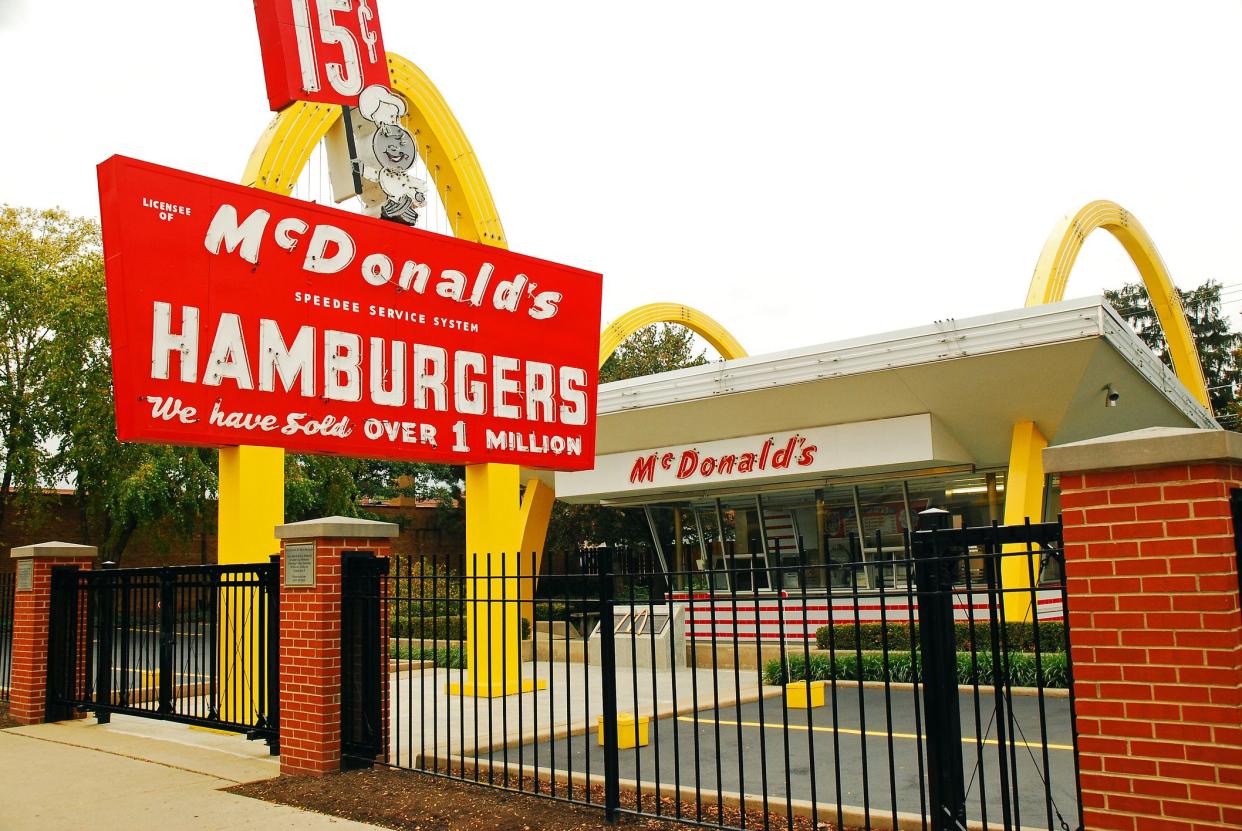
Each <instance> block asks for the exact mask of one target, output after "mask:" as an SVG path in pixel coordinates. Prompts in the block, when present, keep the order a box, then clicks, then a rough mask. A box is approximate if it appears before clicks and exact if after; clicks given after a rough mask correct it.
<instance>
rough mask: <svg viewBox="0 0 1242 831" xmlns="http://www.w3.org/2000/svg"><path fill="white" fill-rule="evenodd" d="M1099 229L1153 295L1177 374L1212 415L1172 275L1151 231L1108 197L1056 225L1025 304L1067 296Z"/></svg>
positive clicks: (1037, 265) (1039, 303)
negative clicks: (1081, 254)
mask: <svg viewBox="0 0 1242 831" xmlns="http://www.w3.org/2000/svg"><path fill="white" fill-rule="evenodd" d="M1097 228H1103V229H1104V230H1106V231H1108V232H1109V233H1110V234H1112V235H1113V236H1114V237H1116V238H1117V241H1118V242H1120V243H1121V245H1122V247H1123V248H1125V249H1126V253H1128V254H1129V255H1130V259H1131V260H1133V261H1134V265H1135V266H1136V267H1138V270H1139V274H1140V275H1142V278H1143V285H1144V286H1145V287H1146V288H1147V294H1148V296H1150V297H1151V305H1152V309H1153V310H1154V311H1155V313H1156V319H1157V320H1158V321H1159V322H1160V328H1161V329H1162V330H1163V331H1164V338H1165V340H1166V341H1167V342H1168V344H1169V356H1170V357H1171V358H1172V359H1173V371H1174V372H1176V373H1177V377H1178V378H1179V379H1181V382H1182V383H1183V384H1185V386H1186V389H1187V390H1189V391H1190V394H1191V395H1193V396H1194V397H1195V398H1196V399H1198V401H1199V403H1200V404H1202V405H1203V406H1204V407H1206V408H1207V409H1208V411H1209V412H1210V411H1211V409H1212V403H1211V399H1210V398H1209V397H1208V390H1207V382H1206V381H1205V380H1204V377H1203V367H1202V365H1200V363H1199V352H1198V350H1197V349H1195V339H1194V336H1193V335H1192V334H1191V333H1190V324H1189V323H1188V322H1187V320H1186V312H1185V310H1184V309H1182V301H1181V298H1180V297H1179V296H1178V294H1177V289H1176V288H1175V287H1174V286H1173V281H1172V279H1170V277H1169V270H1168V268H1166V267H1165V264H1164V260H1163V259H1161V257H1160V252H1159V251H1157V250H1156V244H1155V243H1154V242H1152V239H1151V237H1150V236H1148V234H1147V231H1146V229H1144V228H1143V226H1142V225H1141V224H1140V223H1139V221H1138V220H1137V219H1135V217H1134V216H1133V215H1132V214H1131V213H1130V212H1129V211H1127V210H1126V209H1125V208H1123V207H1121V206H1120V205H1118V204H1117V203H1116V202H1109V201H1108V200H1104V199H1100V200H1096V201H1095V202H1089V203H1088V204H1086V205H1084V206H1083V207H1082V209H1081V210H1079V211H1078V213H1076V214H1074V215H1073V216H1066V217H1065V218H1064V219H1062V220H1061V221H1060V222H1058V223H1057V224H1056V227H1054V228H1053V229H1052V234H1051V235H1049V237H1048V242H1047V243H1046V244H1045V245H1044V250H1043V253H1041V254H1040V255H1039V262H1038V263H1037V264H1036V266H1035V274H1034V276H1033V277H1032V278H1031V287H1030V289H1029V290H1028V291H1027V293H1026V305H1027V306H1038V305H1041V304H1043V303H1056V302H1057V301H1058V300H1061V299H1063V298H1064V297H1065V285H1066V283H1067V282H1068V281H1069V275H1070V271H1071V270H1072V269H1073V267H1074V261H1075V260H1077V259H1078V252H1079V251H1081V250H1082V245H1083V243H1084V242H1086V239H1087V236H1088V235H1089V234H1090V233H1091V232H1092V231H1094V230H1096V229H1097Z"/></svg>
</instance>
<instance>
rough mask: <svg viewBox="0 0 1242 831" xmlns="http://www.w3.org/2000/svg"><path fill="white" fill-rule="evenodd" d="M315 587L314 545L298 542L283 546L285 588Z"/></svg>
mask: <svg viewBox="0 0 1242 831" xmlns="http://www.w3.org/2000/svg"><path fill="white" fill-rule="evenodd" d="M314 585H315V544H314V543H313V542H299V543H294V544H293V545H286V546H285V586H286V587H288V586H314Z"/></svg>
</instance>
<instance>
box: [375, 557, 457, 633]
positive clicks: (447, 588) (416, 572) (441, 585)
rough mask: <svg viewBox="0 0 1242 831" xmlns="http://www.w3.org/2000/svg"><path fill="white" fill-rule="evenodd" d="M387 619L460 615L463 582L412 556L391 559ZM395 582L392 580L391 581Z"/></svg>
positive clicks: (426, 561) (444, 567)
mask: <svg viewBox="0 0 1242 831" xmlns="http://www.w3.org/2000/svg"><path fill="white" fill-rule="evenodd" d="M389 576H390V579H392V582H391V584H390V585H391V587H392V591H391V593H390V595H389V598H388V615H389V618H394V617H402V618H419V617H452V616H459V615H461V614H462V611H463V598H464V597H465V595H466V591H465V588H466V580H465V577H463V576H462V575H460V574H453V573H452V572H450V571H449V570H448V568H447V567H446V566H443V565H437V564H436V563H434V562H431V561H428V560H424V559H422V558H419V557H414V556H401V557H394V558H393V559H392V563H391V565H390V566H389ZM394 578H395V579H394Z"/></svg>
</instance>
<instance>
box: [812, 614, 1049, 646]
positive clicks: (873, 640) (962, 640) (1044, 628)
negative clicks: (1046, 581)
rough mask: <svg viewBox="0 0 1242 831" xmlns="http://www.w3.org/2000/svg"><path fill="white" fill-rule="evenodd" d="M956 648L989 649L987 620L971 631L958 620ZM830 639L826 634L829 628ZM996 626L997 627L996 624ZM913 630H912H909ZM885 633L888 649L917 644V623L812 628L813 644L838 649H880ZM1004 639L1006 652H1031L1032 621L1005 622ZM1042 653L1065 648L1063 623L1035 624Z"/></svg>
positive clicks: (1033, 639)
mask: <svg viewBox="0 0 1242 831" xmlns="http://www.w3.org/2000/svg"><path fill="white" fill-rule="evenodd" d="M955 628H956V629H957V648H958V651H959V652H963V651H964V652H969V651H970V647H971V643H972V642H973V643H974V647H975V650H976V651H980V650H983V651H987V650H990V649H991V648H992V628H991V626H989V625H988V623H987V621H980V622H976V623H975V625H974V629H973V632H972V629H971V625H970V623H968V622H961V623H958V624H957V625H956V627H955ZM830 629H831V630H833V631H832V633H831V640H830V637H829V630H830ZM998 629H999V627H998ZM911 630H913V631H911ZM885 634H887V639H888V649H889V650H891V651H900V650H905V651H907V652H908V651H909V650H910V645H911V639H912V638H913V641H914V646H915V647H917V646H918V637H919V627H918V624H917V623H916V624H914V626H911V625H910V624H909V623H890V624H888V625H887V626H883V625H881V624H879V623H862V624H858V625H857V626H855V625H854V624H852V623H837V624H834V625H833V626H831V627H828V626H821V627H819V628H818V629H816V630H815V643H816V645H818V646H819V648H820V649H828V648H829V644H830V643H833V642H835V646H836V649H837V651H838V652H841V651H847V652H852V651H854V650H855V649H879V650H882V649H884V639H885ZM1005 636H1006V637H1005V638H1003V639H1002V640H1001V643H1006V642H1007V644H1008V648H1009V651H1010V652H1035V651H1037V650H1036V649H1035V625H1034V624H1032V623H1009V624H1006V626H1005ZM1038 651H1039V652H1040V653H1043V654H1047V653H1049V652H1064V651H1065V624H1064V623H1062V622H1061V621H1059V620H1048V621H1041V622H1040V624H1039V649H1038Z"/></svg>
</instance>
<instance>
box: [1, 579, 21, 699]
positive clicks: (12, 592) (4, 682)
mask: <svg viewBox="0 0 1242 831" xmlns="http://www.w3.org/2000/svg"><path fill="white" fill-rule="evenodd" d="M16 589H17V575H16V574H15V573H13V572H8V573H7V574H0V701H8V700H9V681H10V679H11V678H12V675H13V604H14V601H15V600H16V597H17V595H16Z"/></svg>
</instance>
